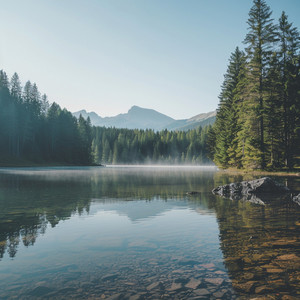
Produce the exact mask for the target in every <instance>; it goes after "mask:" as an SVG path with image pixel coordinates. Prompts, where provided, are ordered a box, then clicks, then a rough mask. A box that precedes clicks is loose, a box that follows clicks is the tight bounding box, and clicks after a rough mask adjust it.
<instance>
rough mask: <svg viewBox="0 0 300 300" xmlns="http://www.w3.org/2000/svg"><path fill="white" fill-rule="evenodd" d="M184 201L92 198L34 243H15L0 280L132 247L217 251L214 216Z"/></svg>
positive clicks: (86, 261) (110, 256) (98, 259)
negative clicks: (131, 212) (86, 209)
mask: <svg viewBox="0 0 300 300" xmlns="http://www.w3.org/2000/svg"><path fill="white" fill-rule="evenodd" d="M184 203H185V202H184V201H180V202H179V203H178V204H180V205H176V201H174V202H170V203H168V202H166V201H160V200H155V201H151V202H147V201H132V202H121V203H108V204H107V205H106V204H104V203H97V202H93V203H92V205H91V214H83V215H82V216H79V215H77V214H76V215H74V216H73V217H71V219H69V220H67V221H62V222H60V223H59V224H58V225H57V226H56V227H54V228H51V227H50V226H49V227H48V229H47V233H46V234H45V235H42V236H40V237H39V238H38V240H37V241H36V243H35V245H34V246H33V247H28V248H26V247H24V246H23V245H21V244H20V248H19V250H18V254H17V256H16V257H15V258H14V260H11V259H9V258H8V257H7V256H5V257H4V258H3V261H1V262H0V264H1V269H0V279H1V280H6V279H7V280H10V279H11V278H12V277H11V276H15V275H17V274H18V273H24V274H26V273H28V272H29V273H30V272H44V271H46V270H47V269H48V270H49V269H51V268H54V267H55V266H56V267H57V266H60V265H65V264H74V263H75V264H77V263H78V264H86V265H88V264H89V263H91V261H95V263H96V262H97V263H101V260H102V259H104V257H105V259H106V260H107V259H113V257H114V256H115V255H119V254H121V253H122V255H125V256H126V255H127V254H128V255H129V254H130V253H131V252H134V251H136V250H137V249H144V250H146V251H147V250H149V251H153V250H157V249H159V248H160V247H171V248H172V247H173V248H174V249H177V250H178V251H180V252H182V255H189V248H186V247H187V245H189V247H193V246H195V245H198V246H199V245H203V247H206V246H207V245H210V247H211V246H212V245H213V247H214V249H215V250H217V249H218V245H219V240H218V225H217V222H216V219H215V216H213V215H211V212H209V211H208V215H200V214H198V213H197V212H195V210H193V209H191V208H189V207H188V205H187V203H186V205H184ZM151 205H155V206H156V207H159V206H160V205H161V208H160V210H159V211H160V212H157V213H155V214H151V216H149V217H147V216H146V215H144V216H142V215H139V214H137V215H138V216H137V217H136V218H134V219H131V217H130V216H127V214H126V212H127V209H130V208H132V207H133V206H136V211H137V212H138V211H139V209H140V210H144V211H146V210H147V209H149V208H150V207H151ZM125 207H126V209H124V208H125ZM137 220H138V221H137ZM181 248H182V249H181ZM199 251H200V252H201V250H199ZM118 253H119V254H118ZM7 272H8V273H9V275H7V274H6V273H7ZM6 275H7V276H6Z"/></svg>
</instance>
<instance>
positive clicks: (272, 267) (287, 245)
mask: <svg viewBox="0 0 300 300" xmlns="http://www.w3.org/2000/svg"><path fill="white" fill-rule="evenodd" d="M262 200H263V201H264V202H266V203H268V204H267V205H265V206H262V205H254V204H251V203H248V202H243V201H231V200H226V199H222V198H219V197H217V201H216V202H215V210H216V213H217V219H218V223H219V230H220V243H221V249H222V252H223V255H224V260H225V265H226V267H227V269H228V272H229V275H230V277H231V279H232V282H233V286H234V288H235V289H236V291H237V292H239V293H241V294H242V295H248V296H249V295H254V294H268V295H271V294H272V295H275V294H276V293H281V292H282V293H283V294H284V293H286V292H288V293H290V294H293V295H296V294H297V292H298V293H299V292H300V290H299V286H300V271H299V270H300V227H299V226H297V225H296V223H297V221H298V218H299V207H298V206H297V205H296V204H294V203H293V202H292V201H288V200H286V201H282V199H280V198H276V197H273V198H272V199H270V198H268V199H262Z"/></svg>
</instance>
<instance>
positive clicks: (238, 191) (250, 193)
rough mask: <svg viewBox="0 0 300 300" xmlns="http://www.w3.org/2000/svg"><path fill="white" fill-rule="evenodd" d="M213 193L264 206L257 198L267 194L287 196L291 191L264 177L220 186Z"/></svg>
mask: <svg viewBox="0 0 300 300" xmlns="http://www.w3.org/2000/svg"><path fill="white" fill-rule="evenodd" d="M212 192H213V193H214V194H215V195H220V196H223V197H227V198H230V199H232V200H246V201H250V202H253V203H256V204H264V202H263V201H262V200H261V199H260V198H259V197H257V196H261V195H266V194H269V195H270V194H273V195H274V194H276V195H277V194H285V193H288V192H289V189H288V188H287V187H285V186H283V185H280V184H279V183H277V182H275V181H274V180H272V179H271V178H269V177H263V178H260V179H256V180H251V181H242V182H235V183H230V184H226V185H222V186H218V187H216V188H215V189H213V191H212Z"/></svg>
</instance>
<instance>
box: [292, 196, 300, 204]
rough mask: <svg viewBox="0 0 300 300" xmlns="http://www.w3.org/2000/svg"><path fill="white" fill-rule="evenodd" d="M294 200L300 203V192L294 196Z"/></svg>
mask: <svg viewBox="0 0 300 300" xmlns="http://www.w3.org/2000/svg"><path fill="white" fill-rule="evenodd" d="M293 201H294V202H296V203H297V204H299V205H300V194H298V195H297V196H294V197H293Z"/></svg>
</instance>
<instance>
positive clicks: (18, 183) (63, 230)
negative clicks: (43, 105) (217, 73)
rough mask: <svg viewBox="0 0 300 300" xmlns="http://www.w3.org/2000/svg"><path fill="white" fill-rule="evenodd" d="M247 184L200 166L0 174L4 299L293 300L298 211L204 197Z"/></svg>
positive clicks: (287, 205)
mask: <svg viewBox="0 0 300 300" xmlns="http://www.w3.org/2000/svg"><path fill="white" fill-rule="evenodd" d="M242 179H243V178H241V177H232V178H229V177H228V176H225V175H220V174H219V173H217V172H216V170H215V169H214V168H199V167H194V168H184V167H182V168H168V167H164V168H158V167H147V168H138V167H114V168H26V169H0V256H1V261H0V298H1V299H2V298H3V299H10V298H11V299H13V298H15V299H35V298H43V299H45V298H46V299H47V298H50V299H70V298H77V299H85V298H86V299H89V298H90V299H97V298H99V299H132V300H133V299H159V298H164V299H193V298H194V299H202V298H206V299H207V298H211V299H219V298H223V299H232V298H237V297H241V298H245V299H247V298H250V297H254V296H259V295H271V296H273V297H275V298H279V299H280V298H282V297H283V296H284V295H293V296H295V297H297V296H299V295H300V294H299V293H300V288H299V281H300V261H299V260H300V253H299V252H300V243H299V242H300V240H299V233H300V230H299V229H300V223H299V222H300V209H299V206H297V205H296V204H295V203H293V202H292V201H287V200H283V199H275V200H274V201H273V202H271V203H268V204H267V205H266V206H259V205H255V204H251V203H245V202H234V201H231V200H226V199H221V198H219V197H215V196H214V195H212V194H211V190H212V188H213V187H214V186H216V185H219V184H224V183H227V182H232V181H237V180H242ZM281 180H284V179H281ZM298 183H299V182H297V180H295V179H289V182H288V184H289V185H290V186H291V187H293V188H294V189H295V188H297V186H298ZM188 191H197V192H199V194H198V195H196V196H193V197H191V196H187V195H186V192H188ZM201 297H202V298H201Z"/></svg>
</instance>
